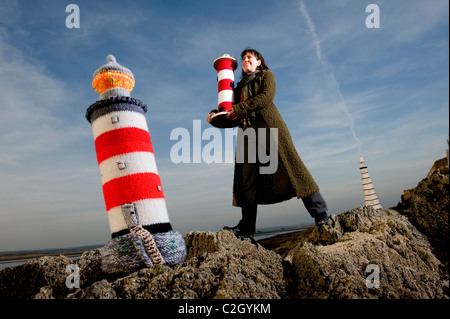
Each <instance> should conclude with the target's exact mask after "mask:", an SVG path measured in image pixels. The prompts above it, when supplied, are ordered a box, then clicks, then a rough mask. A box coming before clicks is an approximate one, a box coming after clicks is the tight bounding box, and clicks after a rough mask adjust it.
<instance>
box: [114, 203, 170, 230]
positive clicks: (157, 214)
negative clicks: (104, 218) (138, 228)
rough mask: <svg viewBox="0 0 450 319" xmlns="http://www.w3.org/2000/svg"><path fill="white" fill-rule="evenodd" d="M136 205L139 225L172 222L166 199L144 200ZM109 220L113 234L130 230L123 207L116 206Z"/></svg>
mask: <svg viewBox="0 0 450 319" xmlns="http://www.w3.org/2000/svg"><path fill="white" fill-rule="evenodd" d="M134 204H135V207H136V212H137V215H138V218H139V225H143V226H149V225H154V224H160V223H169V222H170V221H169V215H168V214H167V207H166V201H165V200H164V198H155V199H143V200H139V201H136V202H135V203H134ZM108 220H109V227H110V230H111V233H115V232H118V231H121V230H123V229H128V228H129V227H128V225H127V222H126V221H125V218H124V217H123V213H122V207H121V206H116V207H114V208H111V209H110V210H109V211H108Z"/></svg>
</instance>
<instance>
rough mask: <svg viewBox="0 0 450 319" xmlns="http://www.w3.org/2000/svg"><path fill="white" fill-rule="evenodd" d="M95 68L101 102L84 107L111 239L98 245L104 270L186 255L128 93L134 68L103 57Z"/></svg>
mask: <svg viewBox="0 0 450 319" xmlns="http://www.w3.org/2000/svg"><path fill="white" fill-rule="evenodd" d="M107 62H108V63H107V64H105V65H103V66H101V67H100V68H99V69H97V70H96V71H95V72H94V75H93V81H92V86H93V88H94V89H95V91H97V93H99V95H100V97H99V101H97V102H95V103H94V104H92V105H91V106H90V107H89V108H88V109H87V111H86V118H87V120H88V121H89V122H90V123H91V125H92V131H93V134H94V141H95V150H96V153H97V162H98V166H99V169H100V176H101V181H102V189H103V197H104V201H105V206H106V211H107V214H108V220H109V226H110V231H111V237H112V239H111V240H110V241H109V242H108V243H107V244H106V245H105V247H104V249H103V250H102V257H103V259H102V269H103V271H105V272H108V273H115V272H131V271H135V270H137V269H139V268H143V267H151V266H152V265H153V264H155V263H165V264H168V265H174V264H177V263H180V262H181V261H183V260H184V257H185V255H186V246H185V243H184V239H183V237H182V236H181V235H180V234H179V233H178V232H175V231H173V230H172V226H171V224H170V221H169V217H168V214H167V208H166V203H165V198H164V191H163V187H162V183H161V179H160V176H159V174H158V170H157V167H156V162H155V154H154V151H153V146H152V143H151V140H150V134H149V132H148V127H147V122H146V119H145V113H146V112H147V106H146V105H145V104H144V103H142V102H141V101H139V100H137V99H134V98H131V97H130V92H131V90H132V89H133V87H134V84H135V80H134V76H133V74H132V72H131V71H130V70H129V69H127V68H125V67H123V66H121V65H120V64H118V63H117V62H116V59H115V58H114V56H112V55H108V56H107Z"/></svg>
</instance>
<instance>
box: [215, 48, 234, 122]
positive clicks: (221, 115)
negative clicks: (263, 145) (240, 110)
mask: <svg viewBox="0 0 450 319" xmlns="http://www.w3.org/2000/svg"><path fill="white" fill-rule="evenodd" d="M213 66H214V69H216V71H217V88H218V95H217V99H218V106H217V108H218V113H216V114H215V115H213V116H212V121H211V125H213V126H215V127H218V128H229V127H235V126H237V124H238V122H237V121H233V120H230V119H228V118H227V117H226V116H227V111H228V110H229V109H231V108H232V105H233V103H234V70H236V68H237V61H236V59H235V58H233V57H231V56H230V55H229V54H223V55H222V56H220V57H218V58H217V59H215V60H214V63H213Z"/></svg>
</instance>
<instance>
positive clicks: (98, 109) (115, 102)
mask: <svg viewBox="0 0 450 319" xmlns="http://www.w3.org/2000/svg"><path fill="white" fill-rule="evenodd" d="M116 111H133V112H138V113H140V114H145V113H147V105H146V104H144V103H142V102H141V101H139V100H138V99H135V98H132V97H126V96H120V97H110V98H107V99H105V100H99V101H97V102H95V103H94V104H92V105H91V106H89V108H88V109H87V111H86V119H87V120H88V121H89V122H90V123H93V122H94V121H95V120H96V119H97V118H98V117H100V116H102V115H105V114H108V113H111V112H116Z"/></svg>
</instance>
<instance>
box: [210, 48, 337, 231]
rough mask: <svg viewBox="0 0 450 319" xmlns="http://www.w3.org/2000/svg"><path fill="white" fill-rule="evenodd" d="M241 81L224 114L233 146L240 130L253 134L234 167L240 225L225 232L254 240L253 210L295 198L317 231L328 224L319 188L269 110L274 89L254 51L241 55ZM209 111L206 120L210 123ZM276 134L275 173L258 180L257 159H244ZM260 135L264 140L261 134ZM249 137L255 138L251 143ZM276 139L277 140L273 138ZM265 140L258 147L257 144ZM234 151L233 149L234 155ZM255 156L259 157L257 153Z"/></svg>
mask: <svg viewBox="0 0 450 319" xmlns="http://www.w3.org/2000/svg"><path fill="white" fill-rule="evenodd" d="M241 58H242V80H241V81H240V82H239V83H238V84H237V86H236V88H235V89H234V96H235V104H233V106H232V108H231V109H230V110H228V115H227V117H228V118H230V119H233V120H235V119H238V120H239V123H240V124H239V127H240V128H241V129H242V130H238V137H237V140H238V141H240V140H241V139H240V138H241V137H240V136H239V135H240V134H241V135H242V134H244V133H245V130H247V129H249V128H253V129H254V132H255V134H254V135H252V134H248V136H250V137H249V138H244V139H243V140H242V141H243V143H244V153H245V154H244V159H245V160H244V161H242V162H238V161H236V163H235V169H234V181H233V205H234V206H238V207H241V208H242V219H241V220H240V221H239V223H238V225H237V226H235V227H227V226H226V227H224V229H227V230H230V231H232V232H233V233H234V234H235V235H236V236H238V237H249V238H253V235H254V233H255V227H256V215H257V205H258V204H273V203H279V202H282V201H284V200H288V199H291V198H293V197H294V196H296V197H297V198H301V199H302V200H303V203H304V205H305V207H306V209H307V210H308V212H309V213H310V215H311V216H312V217H313V218H314V219H315V223H316V225H322V224H323V223H325V221H326V220H327V218H328V215H327V205H326V203H325V201H324V199H323V198H322V195H321V194H320V192H319V187H318V186H317V184H316V183H315V181H314V179H313V178H312V176H311V174H310V172H309V171H308V169H307V168H306V166H305V165H304V164H303V162H302V160H301V159H300V156H299V155H298V154H297V151H296V150H295V146H294V143H293V142H292V138H291V136H290V134H289V131H288V129H287V126H286V124H285V122H284V120H283V119H282V117H281V115H280V113H279V112H278V110H277V108H276V107H275V105H274V104H273V99H274V97H275V90H276V83H275V76H274V74H273V73H272V72H271V71H269V68H268V67H267V65H266V63H265V61H264V58H263V57H262V56H261V54H259V53H258V52H257V51H256V50H253V49H246V50H244V51H243V52H242V54H241ZM214 112H217V111H212V112H211V113H210V114H209V115H208V117H207V121H208V123H210V122H211V116H212V115H214ZM274 129H275V131H276V132H277V133H278V134H277V135H278V141H277V144H276V145H277V150H278V162H277V165H278V167H277V169H276V171H275V173H273V174H262V173H261V168H262V167H264V166H267V164H266V165H264V164H263V163H261V161H259V160H258V159H257V160H256V163H255V161H251V160H249V158H247V156H248V153H249V152H250V151H251V150H252V149H253V148H254V147H256V146H258V147H264V146H265V147H266V152H267V150H268V149H270V139H269V138H268V137H269V136H270V133H271V131H273V130H274ZM262 132H265V133H266V134H261V133H262ZM251 136H254V138H251ZM275 136H276V135H275ZM263 138H265V140H263V141H261V140H260V139H263ZM237 152H238V149H236V154H237ZM257 154H259V153H257Z"/></svg>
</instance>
